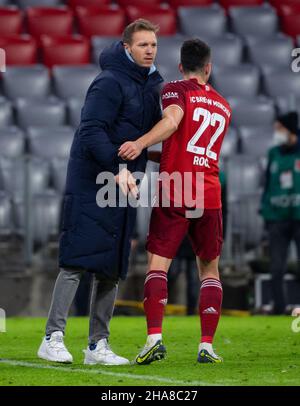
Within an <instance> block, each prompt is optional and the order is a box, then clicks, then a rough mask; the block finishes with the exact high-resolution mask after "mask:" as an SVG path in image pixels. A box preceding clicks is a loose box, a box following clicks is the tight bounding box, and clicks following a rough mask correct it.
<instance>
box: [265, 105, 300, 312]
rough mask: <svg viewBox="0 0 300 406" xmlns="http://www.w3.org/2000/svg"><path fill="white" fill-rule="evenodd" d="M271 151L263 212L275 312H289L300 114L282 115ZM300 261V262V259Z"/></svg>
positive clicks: (297, 228)
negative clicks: (288, 274) (287, 290)
mask: <svg viewBox="0 0 300 406" xmlns="http://www.w3.org/2000/svg"><path fill="white" fill-rule="evenodd" d="M274 130H275V132H274V141H275V143H276V144H277V145H276V146H274V147H273V148H271V149H270V150H269V154H268V165H267V169H266V180H265V188H264V193H263V196H262V207H261V213H262V216H263V218H264V219H265V221H266V228H267V232H268V240H269V249H270V261H271V262H270V272H271V275H272V282H271V289H272V299H273V311H272V313H274V314H283V313H284V312H285V306H286V300H285V293H284V286H283V276H284V273H285V270H286V265H287V259H288V248H289V245H290V243H291V241H292V240H294V241H295V243H296V246H297V255H298V259H299V258H300V143H299V138H298V135H299V129H298V115H297V113H296V112H290V113H287V114H285V115H282V116H279V117H278V118H277V121H276V122H275V126H274ZM298 263H299V261H298Z"/></svg>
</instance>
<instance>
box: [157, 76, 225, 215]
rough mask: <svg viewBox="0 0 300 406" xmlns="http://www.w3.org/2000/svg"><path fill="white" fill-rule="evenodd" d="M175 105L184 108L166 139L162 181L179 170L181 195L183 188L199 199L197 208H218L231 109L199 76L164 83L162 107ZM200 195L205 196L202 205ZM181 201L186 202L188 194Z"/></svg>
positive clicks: (161, 170) (194, 198)
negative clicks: (182, 113)
mask: <svg viewBox="0 0 300 406" xmlns="http://www.w3.org/2000/svg"><path fill="white" fill-rule="evenodd" d="M174 104H175V105H177V106H179V107H180V108H181V109H182V110H183V112H184V116H183V118H182V120H181V123H180V125H179V127H178V129H177V131H176V132H175V133H174V134H172V135H171V136H170V137H169V138H168V139H167V140H166V141H164V142H163V149H162V156H161V163H160V180H161V182H162V184H163V176H162V173H163V172H164V173H165V174H166V173H167V174H172V173H175V172H176V173H177V175H178V173H179V174H180V175H181V177H182V179H184V180H183V183H182V184H183V185H184V186H182V188H181V190H180V191H179V194H180V193H181V194H182V192H183V191H185V194H186V191H188V193H191V196H192V198H193V200H194V201H197V206H196V205H194V207H202V208H207V209H218V208H220V207H221V185H220V181H219V166H218V162H219V155H220V150H221V145H222V141H223V138H224V135H225V133H226V131H227V128H228V125H229V123H230V118H231V108H230V106H229V104H228V102H227V101H226V100H225V99H224V98H223V97H222V96H221V95H220V94H219V93H217V92H216V91H215V90H214V89H213V88H212V87H211V86H210V85H208V84H206V85H200V84H199V83H198V81H197V80H196V79H190V80H179V81H175V82H170V83H168V84H166V85H165V86H164V88H163V91H162V106H163V109H166V108H167V107H168V106H171V105H174ZM174 178H176V176H175V177H174ZM177 189H178V190H179V189H180V187H179V188H178V187H177ZM200 189H201V191H200ZM178 190H177V192H178ZM199 191H200V192H201V193H200V194H199ZM174 196H175V192H174V191H173V192H172V193H171V200H176V198H175V197H174ZM199 196H200V197H201V196H202V199H201V203H200V204H199V202H200V200H199ZM188 200H189V198H188ZM182 201H183V202H185V203H187V201H186V199H185V197H182ZM184 205H188V206H192V205H191V204H184Z"/></svg>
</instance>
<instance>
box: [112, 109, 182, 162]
mask: <svg viewBox="0 0 300 406" xmlns="http://www.w3.org/2000/svg"><path fill="white" fill-rule="evenodd" d="M183 116H184V112H183V110H182V109H181V108H180V107H179V106H177V105H175V104H173V105H171V106H168V107H167V108H166V109H165V110H164V111H163V118H162V119H161V120H160V121H159V122H158V123H157V124H156V125H155V126H154V127H153V128H152V129H151V130H150V131H149V132H148V133H146V134H144V135H143V136H142V137H140V138H138V139H137V140H136V141H127V142H125V143H124V144H122V145H121V147H120V148H119V154H118V155H119V156H120V157H121V158H122V159H125V160H129V161H132V160H133V159H136V158H137V157H138V156H139V155H140V154H141V153H142V151H143V149H145V148H147V147H150V146H151V145H154V144H158V143H159V142H161V141H164V140H166V139H167V138H169V137H170V136H171V135H172V134H173V133H174V132H175V131H176V130H177V128H178V126H179V124H180V122H181V120H182V118H183Z"/></svg>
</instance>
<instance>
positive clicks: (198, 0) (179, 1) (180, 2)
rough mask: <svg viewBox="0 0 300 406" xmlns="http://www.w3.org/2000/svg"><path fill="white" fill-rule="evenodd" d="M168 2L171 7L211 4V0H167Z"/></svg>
mask: <svg viewBox="0 0 300 406" xmlns="http://www.w3.org/2000/svg"><path fill="white" fill-rule="evenodd" d="M168 3H169V4H170V6H171V7H173V8H175V9H176V8H178V7H203V6H210V5H212V4H213V0H168Z"/></svg>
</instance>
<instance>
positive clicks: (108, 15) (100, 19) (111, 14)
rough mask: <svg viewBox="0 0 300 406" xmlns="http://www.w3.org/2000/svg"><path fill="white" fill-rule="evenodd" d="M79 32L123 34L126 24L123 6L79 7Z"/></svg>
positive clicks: (110, 34)
mask: <svg viewBox="0 0 300 406" xmlns="http://www.w3.org/2000/svg"><path fill="white" fill-rule="evenodd" d="M76 16H77V21H78V27H79V32H80V33H81V34H82V35H84V36H86V37H91V36H93V35H99V36H100V35H103V36H104V35H105V36H113V35H121V34H122V33H123V30H124V28H125V25H126V16H125V12H124V10H123V9H121V8H115V9H113V8H110V7H108V6H107V7H104V6H103V7H77V8H76Z"/></svg>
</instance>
